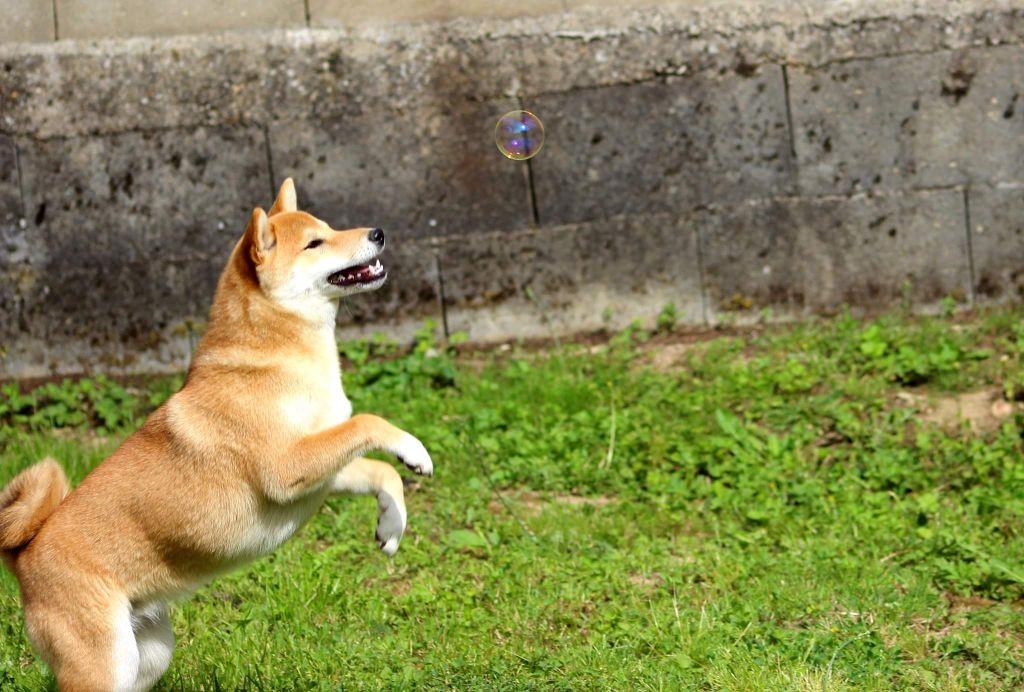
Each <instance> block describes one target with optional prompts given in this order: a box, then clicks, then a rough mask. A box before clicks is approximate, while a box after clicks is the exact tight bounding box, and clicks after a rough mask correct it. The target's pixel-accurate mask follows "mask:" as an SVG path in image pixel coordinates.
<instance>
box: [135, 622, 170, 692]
mask: <svg viewBox="0 0 1024 692" xmlns="http://www.w3.org/2000/svg"><path fill="white" fill-rule="evenodd" d="M132 625H133V628H134V631H135V642H136V644H137V646H138V648H139V673H138V677H137V678H136V680H135V688H134V690H135V692H146V690H148V689H150V688H151V687H153V685H155V684H156V681H157V680H159V679H160V677H161V676H162V675H163V674H164V673H165V672H166V671H167V668H168V667H169V666H170V665H171V657H172V656H173V655H174V632H173V631H172V630H171V616H170V613H168V612H167V606H166V605H165V604H162V603H160V604H154V605H152V606H149V607H145V608H136V609H135V610H134V612H133V613H132Z"/></svg>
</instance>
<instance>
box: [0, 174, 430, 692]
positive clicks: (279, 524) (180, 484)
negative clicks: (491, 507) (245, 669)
mask: <svg viewBox="0 0 1024 692" xmlns="http://www.w3.org/2000/svg"><path fill="white" fill-rule="evenodd" d="M369 234H370V230H369V229H354V230H348V231H335V230H332V229H331V228H330V227H329V226H327V224H325V223H324V222H322V221H319V220H317V219H315V218H314V217H312V216H310V215H309V214H306V213H303V212H300V211H297V210H296V198H295V189H294V186H293V184H292V181H291V179H288V180H286V181H285V182H284V184H283V185H282V186H281V190H280V192H279V194H278V197H277V201H276V202H275V203H274V206H273V207H271V209H270V213H269V216H268V215H267V214H264V212H263V210H261V209H256V210H254V211H253V214H252V218H251V219H250V222H249V226H248V228H247V229H246V231H245V234H244V235H243V237H242V239H241V240H240V241H239V242H238V244H237V245H236V246H235V248H234V251H233V252H232V254H231V258H230V260H229V261H228V264H227V267H226V268H225V269H224V272H223V274H222V275H221V278H220V282H219V284H218V286H217V292H216V296H215V298H214V302H213V307H212V309H211V311H210V321H209V327H208V330H207V332H206V334H205V336H204V337H203V339H202V342H201V343H200V344H199V347H198V350H197V352H196V354H195V357H194V359H193V363H192V367H191V368H190V370H189V372H188V377H187V379H186V381H185V384H184V386H183V387H182V389H181V390H180V391H179V392H177V393H176V394H174V395H173V396H172V397H171V398H170V399H169V400H168V401H167V402H166V403H165V404H164V405H163V406H161V407H160V408H159V409H157V410H156V411H155V412H154V413H153V414H152V415H151V416H150V417H149V419H148V420H146V422H145V424H144V425H143V426H142V427H141V428H140V429H139V430H138V431H137V432H135V433H134V434H133V435H131V436H130V437H129V438H128V439H127V440H125V442H124V443H123V444H122V445H121V446H120V447H119V448H118V449H117V450H116V451H115V452H114V453H113V454H112V455H111V456H110V457H109V458H108V459H106V460H105V461H103V462H102V463H101V464H100V465H99V466H97V467H96V469H95V470H93V471H92V473H90V474H89V475H88V476H87V477H86V478H85V480H84V481H83V482H82V484H81V485H80V486H79V487H78V488H77V489H76V490H74V491H73V492H71V493H70V494H68V492H67V491H68V485H67V480H66V479H65V477H64V474H63V472H62V471H61V469H60V467H59V466H58V465H57V464H56V463H55V462H53V461H52V460H46V461H43V462H41V463H40V464H37V465H35V466H33V467H31V468H29V469H27V470H25V471H23V472H22V473H21V474H20V475H18V476H16V477H15V478H14V480H12V481H11V483H10V484H8V486H7V487H6V488H5V489H4V491H3V493H2V494H0V554H2V555H3V557H4V560H5V563H6V564H7V565H8V566H9V567H11V569H12V570H13V571H14V573H15V574H16V575H17V577H18V580H19V582H20V584H21V594H22V602H23V604H24V608H25V623H26V628H27V632H28V636H29V638H30V639H31V640H32V642H33V644H34V645H35V646H36V648H37V649H38V651H39V652H40V654H41V655H42V656H43V658H44V659H45V660H46V662H47V663H48V664H49V665H50V667H51V669H52V670H53V672H54V674H55V675H56V676H57V681H58V684H59V686H60V689H61V690H65V691H75V690H89V691H93V690H145V689H149V688H150V687H151V686H152V685H153V684H155V683H156V681H157V680H158V679H159V677H160V676H161V675H162V674H163V673H164V671H165V670H166V669H167V666H168V665H169V664H170V660H171V654H172V651H173V647H174V635H173V633H172V632H171V628H170V621H169V619H168V613H167V606H168V603H170V602H171V601H173V600H174V599H176V598H180V597H182V596H184V595H187V594H188V593H190V592H192V591H193V590H195V589H196V588H198V587H199V586H201V585H202V584H204V583H206V582H208V581H209V580H210V579H212V578H214V577H215V576H217V575H218V574H222V573H224V572H226V571H228V570H231V569H233V568H236V567H238V566H240V565H243V564H245V563H247V562H250V561H252V560H254V559H256V558H258V557H260V556H262V555H266V554H267V553H269V552H271V551H272V550H274V549H275V548H276V547H277V546H278V545H280V544H281V543H282V542H284V541H285V540H286V539H287V538H289V537H290V536H291V535H292V534H294V533H295V531H297V530H298V529H299V528H300V527H301V526H302V525H303V524H304V523H305V522H306V520H307V519H308V518H309V517H310V516H311V515H312V514H313V513H314V512H316V510H317V509H318V508H319V507H320V505H321V503H322V502H323V500H324V498H325V497H326V496H327V495H328V494H331V493H336V492H354V493H364V494H374V495H376V497H377V499H378V504H379V510H380V511H379V522H378V529H377V536H378V542H379V544H380V546H381V547H382V549H384V550H385V552H387V553H388V554H393V553H394V552H395V550H397V548H398V542H399V540H400V539H401V536H402V533H403V531H404V529H405V520H406V512H405V504H404V500H403V492H402V480H401V477H400V476H399V474H398V472H397V471H396V470H395V469H394V468H393V467H392V466H390V465H388V464H385V463H383V462H380V461H375V460H372V459H366V458H363V457H361V456H360V455H361V454H363V453H365V452H366V451H369V450H382V451H385V452H389V453H392V454H395V455H396V456H398V457H399V458H400V459H401V460H402V461H403V462H404V463H405V464H406V465H408V466H409V467H410V468H412V469H413V470H414V471H416V472H418V473H424V474H431V473H432V471H433V466H432V463H431V460H430V456H429V455H428V454H427V451H426V449H424V447H423V445H422V444H421V443H420V442H419V441H418V440H417V439H416V438H415V437H413V436H412V435H410V434H408V433H406V432H403V431H402V430H399V429H398V428H396V427H395V426H393V425H391V424H390V423H388V422H387V421H385V420H383V419H382V418H379V417H376V416H372V415H365V414H362V415H357V416H354V417H350V416H351V405H350V404H349V402H348V400H347V399H346V397H345V394H344V392H343V390H342V387H341V373H340V369H339V364H338V355H337V346H336V343H335V337H334V320H335V315H336V312H337V308H338V301H339V299H340V298H341V297H342V296H343V295H346V294H349V293H354V292H358V291H363V290H372V289H375V288H377V287H379V285H380V284H382V283H383V281H384V279H385V278H386V275H382V278H381V279H379V280H374V281H373V282H372V283H367V284H364V285H360V286H353V287H339V286H336V285H334V284H331V283H328V281H327V276H328V275H330V274H332V273H334V272H337V271H338V270H341V269H343V268H347V267H351V266H354V265H361V264H365V263H367V262H369V261H371V260H373V259H374V258H375V257H376V256H377V255H378V254H379V252H380V251H381V249H382V246H381V247H378V244H376V243H374V242H372V241H371V240H370V238H369ZM314 240H320V241H322V242H321V243H320V244H319V246H317V247H310V241H314ZM314 245H315V243H314ZM65 495H67V496H66V497H65Z"/></svg>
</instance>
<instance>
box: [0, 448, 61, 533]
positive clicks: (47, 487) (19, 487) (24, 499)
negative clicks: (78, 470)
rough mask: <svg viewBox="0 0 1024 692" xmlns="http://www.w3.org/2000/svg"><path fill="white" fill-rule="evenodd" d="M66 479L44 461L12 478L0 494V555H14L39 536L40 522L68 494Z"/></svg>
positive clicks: (56, 467) (59, 468)
mask: <svg viewBox="0 0 1024 692" xmlns="http://www.w3.org/2000/svg"><path fill="white" fill-rule="evenodd" d="M68 490H69V488H68V479H67V476H65V475H64V470H63V469H62V468H61V467H60V465H59V464H58V463H57V462H56V461H54V460H53V459H50V458H46V459H43V460H42V461H40V462H39V463H38V464H35V465H34V466H30V467H28V468H27V469H25V470H24V471H22V472H21V473H19V474H18V475H17V476H15V477H14V480H12V481H11V482H10V483H8V484H7V487H6V488H4V489H3V491H0V551H4V552H6V551H17V550H19V549H21V548H23V547H25V545H27V544H28V542H29V541H31V540H32V539H33V538H35V535H36V534H37V533H39V529H41V528H42V526H43V522H45V521H46V520H47V518H49V516H50V514H52V513H53V510H55V509H57V505H59V504H60V502H61V500H63V499H64V497H65V496H66V495H67V494H68Z"/></svg>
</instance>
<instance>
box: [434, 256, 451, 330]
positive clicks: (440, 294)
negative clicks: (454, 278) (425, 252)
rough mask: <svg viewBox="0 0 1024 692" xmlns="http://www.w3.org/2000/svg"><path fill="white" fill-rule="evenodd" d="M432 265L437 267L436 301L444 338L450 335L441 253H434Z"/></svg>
mask: <svg viewBox="0 0 1024 692" xmlns="http://www.w3.org/2000/svg"><path fill="white" fill-rule="evenodd" d="M434 266H435V267H436V268H437V303H438V307H440V308H441V328H442V329H443V330H444V338H445V340H447V339H448V337H449V336H451V331H450V330H449V328H448V298H447V296H445V293H444V265H442V264H441V253H439V252H435V253H434Z"/></svg>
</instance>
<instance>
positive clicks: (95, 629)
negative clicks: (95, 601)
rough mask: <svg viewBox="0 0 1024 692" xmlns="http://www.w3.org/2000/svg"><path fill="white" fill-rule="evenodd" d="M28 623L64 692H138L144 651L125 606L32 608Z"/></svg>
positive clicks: (30, 631) (27, 617)
mask: <svg viewBox="0 0 1024 692" xmlns="http://www.w3.org/2000/svg"><path fill="white" fill-rule="evenodd" d="M25 624H26V630H27V632H28V635H29V638H30V639H31V640H32V643H33V644H35V646H36V648H37V649H38V650H39V652H40V654H42V656H43V658H44V659H45V660H46V662H47V663H48V664H49V665H50V669H51V670H52V671H53V673H54V675H55V676H56V677H57V686H58V687H59V688H60V690H61V692H97V691H105V690H116V691H117V692H131V690H133V689H134V687H135V679H136V677H137V675H138V669H139V651H138V647H137V646H136V644H135V635H134V633H133V632H132V623H131V611H130V609H129V607H128V603H127V602H126V601H124V600H121V599H118V601H117V602H116V603H115V604H113V605H111V606H110V607H107V608H100V609H92V608H78V609H76V610H75V611H74V612H72V613H67V612H59V611H55V610H53V609H46V608H40V607H32V608H28V607H27V608H26V609H25Z"/></svg>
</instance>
